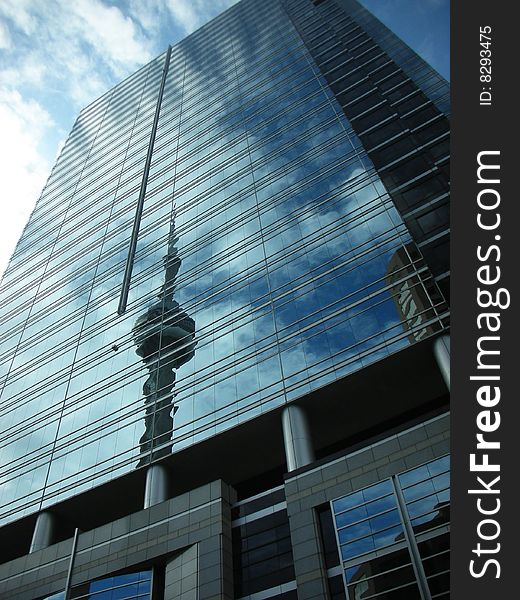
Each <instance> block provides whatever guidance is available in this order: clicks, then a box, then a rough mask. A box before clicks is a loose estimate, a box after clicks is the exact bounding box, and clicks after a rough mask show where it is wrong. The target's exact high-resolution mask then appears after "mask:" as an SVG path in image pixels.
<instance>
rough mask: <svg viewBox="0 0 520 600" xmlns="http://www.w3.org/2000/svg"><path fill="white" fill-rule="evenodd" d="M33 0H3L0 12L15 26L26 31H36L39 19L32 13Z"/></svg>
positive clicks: (27, 33) (30, 32) (29, 33)
mask: <svg viewBox="0 0 520 600" xmlns="http://www.w3.org/2000/svg"><path fill="white" fill-rule="evenodd" d="M30 8H31V0H2V2H1V3H0V14H1V15H4V16H5V17H7V18H8V19H9V20H10V21H11V22H12V23H13V24H14V26H15V27H16V28H17V29H19V30H20V31H22V32H23V33H25V35H31V34H32V33H34V31H35V29H36V25H37V21H36V18H35V16H34V15H31V14H30V12H29V11H30Z"/></svg>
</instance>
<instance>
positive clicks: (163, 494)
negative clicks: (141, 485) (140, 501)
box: [144, 465, 170, 508]
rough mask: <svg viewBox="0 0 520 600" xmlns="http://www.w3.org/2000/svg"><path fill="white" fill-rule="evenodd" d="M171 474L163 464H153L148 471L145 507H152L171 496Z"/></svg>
mask: <svg viewBox="0 0 520 600" xmlns="http://www.w3.org/2000/svg"><path fill="white" fill-rule="evenodd" d="M169 480H170V474H169V473H168V470H167V469H166V467H164V466H163V465H151V466H149V467H148V470H147V471H146V483H145V489H144V508H150V506H153V505H154V504H159V503H161V502H164V501H165V500H168V498H169V493H168V491H169Z"/></svg>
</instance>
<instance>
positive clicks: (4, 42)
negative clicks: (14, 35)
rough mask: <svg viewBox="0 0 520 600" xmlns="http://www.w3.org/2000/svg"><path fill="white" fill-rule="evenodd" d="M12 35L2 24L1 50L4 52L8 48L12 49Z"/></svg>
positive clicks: (0, 35) (0, 24)
mask: <svg viewBox="0 0 520 600" xmlns="http://www.w3.org/2000/svg"><path fill="white" fill-rule="evenodd" d="M11 44H12V41H11V34H10V33H9V30H8V29H7V27H6V26H5V25H4V24H3V23H0V50H4V49H6V48H11Z"/></svg>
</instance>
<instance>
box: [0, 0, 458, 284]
mask: <svg viewBox="0 0 520 600" xmlns="http://www.w3.org/2000/svg"><path fill="white" fill-rule="evenodd" d="M258 1H261V0H258ZM235 2H236V0H112V1H110V0H73V1H71V0H0V179H1V181H2V188H1V191H0V209H1V218H0V273H3V271H4V269H5V267H6V266H7V263H8V261H9V258H10V256H11V253H12V252H13V250H14V247H15V244H16V242H17V240H18V238H19V236H20V235H21V232H22V230H23V227H24V225H25V223H26V222H27V219H28V218H29V215H30V213H31V211H32V209H33V207H34V204H35V202H36V200H37V199H38V196H39V194H40V192H41V190H42V188H43V186H44V184H45V181H46V180H47V177H48V175H49V173H50V171H51V168H52V165H53V164H54V162H55V160H56V157H57V156H58V153H59V151H60V149H61V146H62V145H63V143H64V141H65V139H66V137H67V135H68V133H69V131H70V129H71V127H72V125H73V123H74V120H75V118H76V116H77V114H78V112H79V111H80V110H81V108H83V107H84V106H86V105H87V104H89V103H90V102H92V101H93V100H94V99H95V98H97V97H98V96H100V95H101V94H103V93H104V92H105V91H106V90H108V89H110V88H111V87H113V86H114V85H115V84H116V83H118V82H119V81H120V80H122V79H124V78H125V77H126V76H128V75H130V74H131V73H133V72H134V71H135V70H137V69H138V68H139V67H140V66H142V65H143V64H145V63H147V62H148V61H149V60H150V59H152V58H154V57H155V56H157V55H158V54H160V53H161V52H163V51H164V50H165V48H166V47H167V45H168V44H169V43H172V44H173V43H175V42H177V41H179V40H181V39H182V38H183V37H185V36H186V35H187V34H189V33H191V32H192V31H194V30H195V29H197V28H198V27H200V26H201V25H203V24H204V23H206V22H207V21H209V20H210V19H211V18H213V17H215V16H216V15H218V14H220V13H221V12H222V11H223V10H225V9H227V8H228V7H229V6H231V5H232V4H234V3H235ZM362 3H363V4H364V5H365V6H366V7H367V8H368V9H369V10H372V11H373V12H374V14H376V16H378V17H379V18H380V19H381V20H382V21H383V22H385V23H386V24H387V25H388V26H389V27H391V28H392V29H393V30H394V31H395V32H396V33H397V34H398V35H400V36H401V37H403V39H405V41H407V43H409V44H410V45H411V46H412V47H413V48H414V49H415V50H416V51H417V52H418V53H419V54H421V55H422V56H423V57H424V58H425V59H426V60H427V61H428V62H430V63H431V64H432V65H433V66H434V67H435V68H437V70H439V71H440V72H441V73H442V74H443V75H444V76H445V77H447V78H448V77H449V66H448V65H449V0H421V1H420V2H417V0H362Z"/></svg>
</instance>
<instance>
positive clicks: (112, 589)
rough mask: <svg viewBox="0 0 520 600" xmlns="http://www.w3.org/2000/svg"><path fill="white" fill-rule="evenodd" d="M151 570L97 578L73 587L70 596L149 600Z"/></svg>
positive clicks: (86, 598)
mask: <svg viewBox="0 0 520 600" xmlns="http://www.w3.org/2000/svg"><path fill="white" fill-rule="evenodd" d="M151 591H152V572H151V571H142V572H139V573H127V574H124V575H115V576H114V577H106V578H104V579H97V580H95V581H91V582H90V583H87V584H85V585H80V586H76V587H73V588H72V590H71V593H70V598H71V599H73V598H74V599H75V598H77V599H78V600H79V599H80V598H81V599H82V600H150V599H151Z"/></svg>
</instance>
